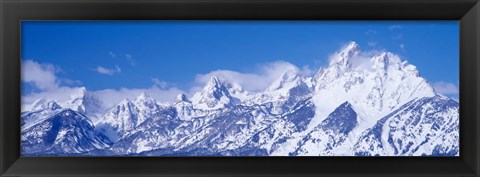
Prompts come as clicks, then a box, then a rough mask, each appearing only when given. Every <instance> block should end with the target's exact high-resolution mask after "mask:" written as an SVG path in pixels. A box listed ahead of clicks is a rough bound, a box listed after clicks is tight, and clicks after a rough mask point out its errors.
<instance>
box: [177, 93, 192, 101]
mask: <svg viewBox="0 0 480 177" xmlns="http://www.w3.org/2000/svg"><path fill="white" fill-rule="evenodd" d="M181 102H187V103H190V102H191V101H190V100H189V99H188V97H187V95H185V94H183V93H181V94H178V95H177V97H175V103H181Z"/></svg>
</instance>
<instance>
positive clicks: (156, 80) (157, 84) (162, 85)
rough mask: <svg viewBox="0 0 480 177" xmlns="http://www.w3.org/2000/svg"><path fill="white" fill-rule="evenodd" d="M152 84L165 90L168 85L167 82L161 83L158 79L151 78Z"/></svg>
mask: <svg viewBox="0 0 480 177" xmlns="http://www.w3.org/2000/svg"><path fill="white" fill-rule="evenodd" d="M152 82H153V84H154V85H155V86H157V87H159V88H162V89H164V88H167V87H168V86H169V85H170V84H168V83H167V82H165V81H161V80H160V79H158V78H152Z"/></svg>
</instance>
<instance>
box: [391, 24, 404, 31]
mask: <svg viewBox="0 0 480 177" xmlns="http://www.w3.org/2000/svg"><path fill="white" fill-rule="evenodd" d="M401 28H402V26H400V25H390V26H388V30H390V31H393V30H397V29H401Z"/></svg>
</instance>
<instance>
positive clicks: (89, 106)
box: [60, 87, 106, 118]
mask: <svg viewBox="0 0 480 177" xmlns="http://www.w3.org/2000/svg"><path fill="white" fill-rule="evenodd" d="M60 105H62V106H63V107H65V108H70V109H72V110H74V111H78V112H80V113H82V114H86V115H88V116H89V117H91V118H98V117H100V116H101V115H103V114H104V113H105V112H106V109H105V108H104V107H103V103H102V101H101V100H100V99H98V98H97V97H95V95H93V94H92V93H90V92H89V91H88V90H87V89H86V88H85V87H80V88H78V89H76V90H75V91H74V92H72V95H70V98H69V99H67V100H64V101H61V102H60Z"/></svg>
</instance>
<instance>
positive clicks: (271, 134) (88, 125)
mask: <svg viewBox="0 0 480 177" xmlns="http://www.w3.org/2000/svg"><path fill="white" fill-rule="evenodd" d="M101 105H102V102H101V100H99V99H98V98H96V97H95V95H93V94H89V91H87V89H85V88H82V89H81V90H80V91H79V93H78V94H77V95H72V97H71V98H70V99H69V100H52V99H48V98H43V99H40V100H37V101H36V102H34V103H33V104H32V105H30V106H29V110H23V112H22V113H21V130H22V132H21V148H22V149H21V153H22V155H24V156H459V153H460V152H459V103H458V102H457V101H454V100H452V99H450V98H448V97H446V96H443V95H441V94H439V93H437V92H436V91H435V90H434V89H433V87H432V86H431V85H430V84H429V83H428V81H427V80H425V79H424V78H422V77H421V75H420V74H419V71H418V70H417V69H416V67H415V66H414V65H412V64H409V63H408V62H407V61H406V60H403V59H401V58H400V57H399V56H397V55H395V54H393V53H390V52H376V53H375V54H369V55H367V54H365V52H362V51H361V50H360V47H359V46H358V44H357V43H355V42H350V43H349V44H348V45H346V46H345V47H343V48H342V49H340V50H339V51H338V52H336V53H335V54H334V55H332V56H331V57H330V59H329V63H328V65H327V66H325V67H323V68H320V69H319V70H318V72H316V73H315V74H314V75H309V76H306V75H305V74H302V73H301V72H300V71H298V70H292V69H289V70H286V71H285V72H284V73H283V74H282V75H281V76H280V77H279V78H278V79H277V80H276V81H274V82H273V83H271V85H270V87H268V88H267V89H265V90H263V91H260V92H248V91H246V90H244V89H243V88H242V86H241V85H240V84H238V83H232V82H230V81H228V80H226V79H222V77H221V76H218V77H217V76H214V77H212V78H211V79H210V80H209V81H208V83H207V84H206V85H205V86H204V88H203V89H201V90H200V91H199V92H197V93H195V94H193V96H191V97H188V96H187V95H184V94H180V95H178V96H177V97H176V99H175V100H172V102H171V103H169V104H163V103H162V104H160V103H159V102H158V101H156V100H155V99H153V98H152V97H151V96H149V95H148V94H146V93H143V94H141V95H138V97H136V98H134V99H124V100H123V101H121V102H119V103H118V104H117V105H116V106H114V107H109V108H108V109H105V110H103V109H102V106H101Z"/></svg>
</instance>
